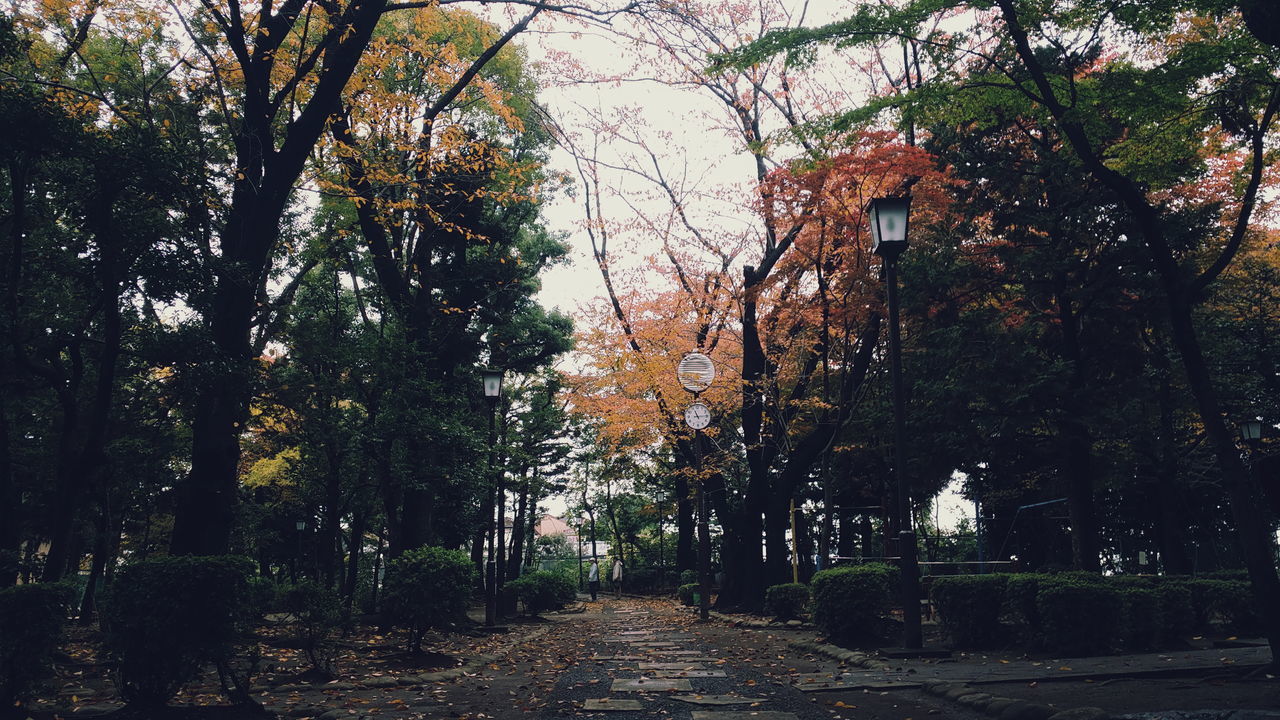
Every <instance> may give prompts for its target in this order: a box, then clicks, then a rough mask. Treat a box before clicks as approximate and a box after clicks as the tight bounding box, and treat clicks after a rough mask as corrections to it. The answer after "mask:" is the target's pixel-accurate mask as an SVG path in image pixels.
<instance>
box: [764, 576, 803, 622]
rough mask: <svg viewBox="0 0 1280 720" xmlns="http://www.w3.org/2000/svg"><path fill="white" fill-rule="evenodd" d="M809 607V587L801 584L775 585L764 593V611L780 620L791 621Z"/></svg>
mask: <svg viewBox="0 0 1280 720" xmlns="http://www.w3.org/2000/svg"><path fill="white" fill-rule="evenodd" d="M808 607H809V586H808V585H803V584H801V583H784V584H782V585H773V586H771V587H769V589H768V590H765V591H764V609H765V611H766V612H768V613H769V614H771V615H773V616H774V617H775V618H778V619H779V620H791V619H794V618H798V617H800V616H801V615H803V614H804V611H805V609H806V608H808Z"/></svg>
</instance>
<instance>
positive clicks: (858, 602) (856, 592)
mask: <svg viewBox="0 0 1280 720" xmlns="http://www.w3.org/2000/svg"><path fill="white" fill-rule="evenodd" d="M897 577H898V570H897V569H896V568H894V567H893V566H891V565H885V564H882V563H868V564H866V565H856V566H853V567H841V568H832V569H830V570H823V571H821V572H818V573H816V574H814V576H813V582H812V583H811V584H810V588H809V589H810V592H811V593H812V594H813V601H812V605H811V607H812V609H813V622H814V624H815V625H817V626H818V629H819V630H821V631H822V632H823V633H825V634H826V636H827V637H828V638H829V639H831V640H833V641H835V642H837V643H857V642H864V641H872V640H879V639H880V637H881V635H883V633H882V632H881V630H882V623H881V618H882V617H884V616H885V615H887V614H888V613H889V608H890V607H892V605H893V598H894V590H893V589H894V587H895V584H896V580H897Z"/></svg>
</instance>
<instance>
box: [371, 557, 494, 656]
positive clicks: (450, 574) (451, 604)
mask: <svg viewBox="0 0 1280 720" xmlns="http://www.w3.org/2000/svg"><path fill="white" fill-rule="evenodd" d="M474 584H475V568H474V566H473V565H472V564H471V558H470V556H468V555H467V554H466V553H465V552H462V551H460V550H446V549H444V548H438V547H424V548H418V549H417V550H410V551H408V552H406V553H404V554H403V555H401V556H400V557H398V558H396V559H395V560H392V561H391V562H389V563H387V576H386V579H385V581H384V582H383V588H382V611H383V613H384V614H385V615H386V617H387V619H388V620H390V621H391V623H392V624H394V625H396V626H398V627H401V628H403V629H405V630H406V631H407V632H408V634H409V637H408V640H409V651H410V652H413V653H419V652H421V651H422V638H423V636H424V635H425V634H426V632H427V631H428V630H430V629H431V628H433V627H447V626H449V625H450V624H452V623H453V622H455V621H457V620H459V619H461V618H462V617H463V616H464V615H465V614H466V610H467V597H468V595H469V594H470V592H471V588H472V587H473V586H474Z"/></svg>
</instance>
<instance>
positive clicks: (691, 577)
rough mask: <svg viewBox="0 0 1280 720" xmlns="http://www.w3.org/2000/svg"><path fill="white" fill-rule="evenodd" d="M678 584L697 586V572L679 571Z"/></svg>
mask: <svg viewBox="0 0 1280 720" xmlns="http://www.w3.org/2000/svg"><path fill="white" fill-rule="evenodd" d="M680 584H681V585H697V584H698V571H697V570H681V571H680Z"/></svg>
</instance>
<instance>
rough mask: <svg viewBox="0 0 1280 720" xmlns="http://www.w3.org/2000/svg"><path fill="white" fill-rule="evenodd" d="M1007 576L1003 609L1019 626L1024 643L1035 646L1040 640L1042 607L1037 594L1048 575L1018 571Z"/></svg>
mask: <svg viewBox="0 0 1280 720" xmlns="http://www.w3.org/2000/svg"><path fill="white" fill-rule="evenodd" d="M1007 577H1008V580H1006V581H1005V586H1004V603H1003V610H1004V612H1005V613H1006V614H1008V616H1009V617H1010V618H1011V619H1012V620H1013V622H1014V623H1015V624H1016V625H1017V626H1018V630H1019V634H1020V635H1021V637H1022V642H1023V644H1025V645H1026V646H1027V647H1034V646H1036V645H1037V644H1038V643H1039V642H1040V609H1039V606H1037V605H1036V596H1037V595H1038V594H1039V593H1040V581H1041V580H1042V579H1043V578H1046V577H1048V576H1047V575H1040V574H1037V573H1016V574H1013V575H1008V576H1007Z"/></svg>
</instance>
